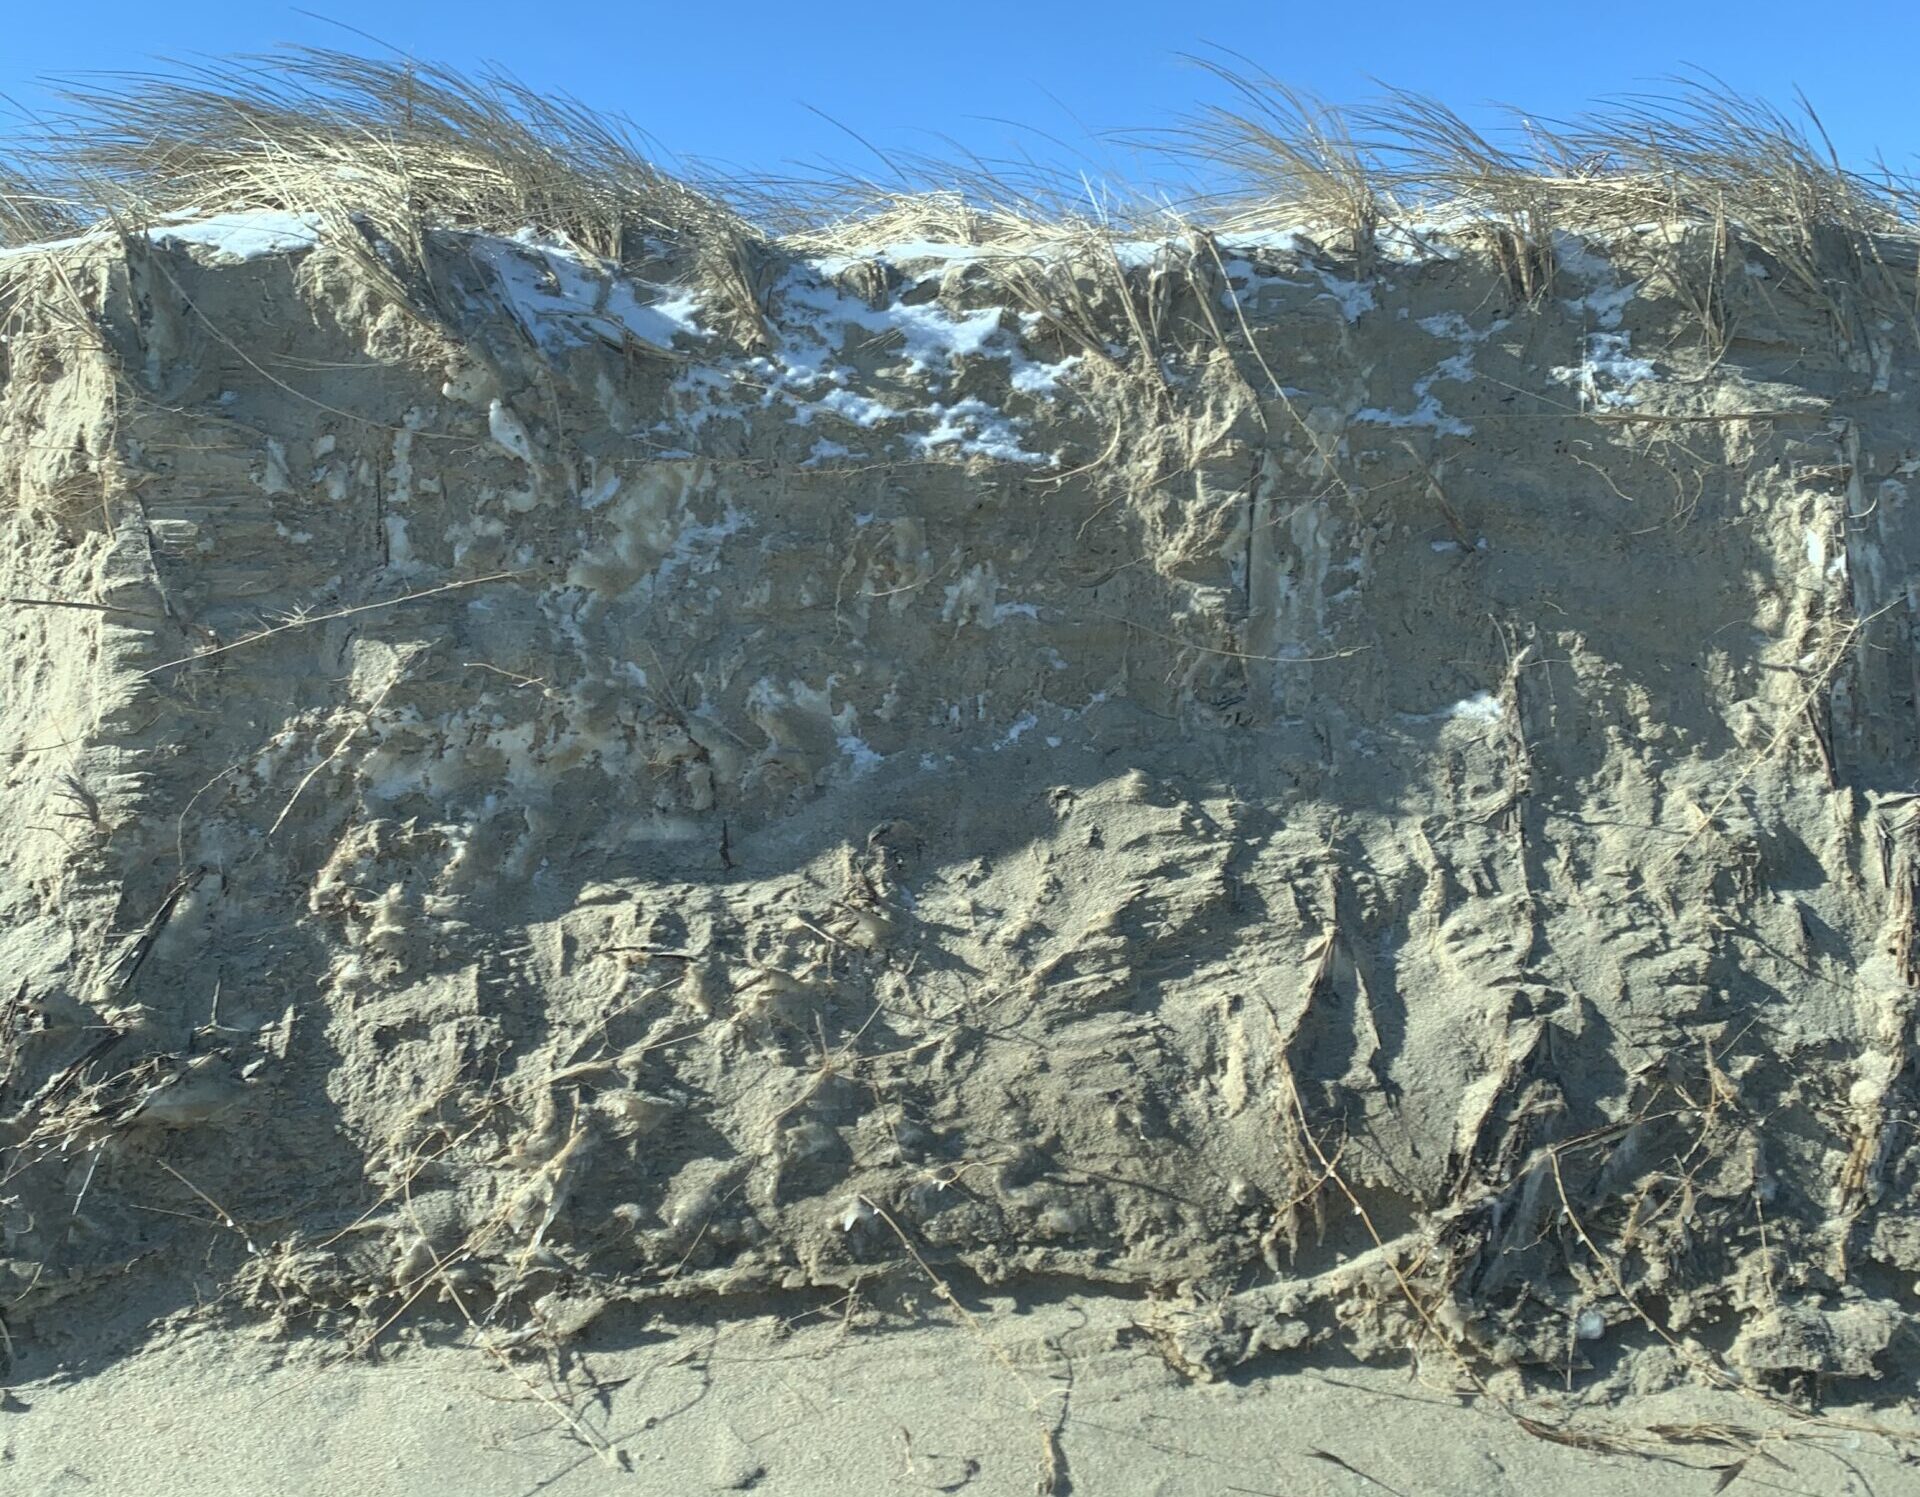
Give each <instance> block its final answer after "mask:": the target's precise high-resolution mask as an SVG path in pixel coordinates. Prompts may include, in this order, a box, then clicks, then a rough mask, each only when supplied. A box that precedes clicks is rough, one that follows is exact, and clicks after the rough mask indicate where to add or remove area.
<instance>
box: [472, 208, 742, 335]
mask: <svg viewBox="0 0 1920 1497" xmlns="http://www.w3.org/2000/svg"><path fill="white" fill-rule="evenodd" d="M472 245H473V256H474V258H475V259H476V260H478V261H479V262H480V263H481V264H483V265H485V266H486V267H487V269H488V270H490V271H491V272H492V273H493V278H494V283H495V285H497V286H498V287H499V290H500V297H501V300H502V301H503V302H504V303H505V305H506V308H507V310H508V311H509V312H511V313H512V314H513V317H514V320H515V321H516V322H518V323H519V324H520V326H521V327H523V328H524V329H526V333H527V336H528V337H529V338H531V339H533V340H534V342H535V343H537V344H539V345H540V347H541V348H543V349H545V350H546V351H547V352H549V353H560V352H564V351H565V350H566V349H568V348H573V347H578V346H579V345H581V344H583V343H586V342H589V341H591V340H593V339H599V340H600V341H601V342H604V343H611V344H613V345H614V346H615V347H620V346H623V345H624V344H625V343H626V342H627V341H628V340H629V339H631V340H632V341H633V342H635V343H638V344H640V345H641V346H643V347H646V348H651V349H654V350H656V351H657V352H660V353H671V352H672V351H673V340H674V337H675V335H676V334H678V335H680V336H684V337H689V338H702V337H705V336H706V335H705V333H703V332H702V331H701V328H700V326H699V324H698V323H697V322H696V321H695V320H694V317H695V314H696V313H697V312H698V311H699V310H700V302H699V299H698V298H697V297H696V296H695V295H694V294H693V293H692V292H691V291H689V290H687V289H686V288H684V287H662V286H655V285H652V284H650V283H648V282H644V281H640V282H636V281H634V280H631V279H629V278H627V277H624V276H621V275H620V274H618V273H617V271H616V270H615V269H614V267H612V266H611V265H607V264H604V263H602V262H600V261H596V260H593V259H590V258H589V257H587V256H585V255H582V254H580V253H579V252H577V251H575V250H574V249H572V248H571V247H569V246H565V245H559V244H554V243H550V242H548V241H546V240H543V239H541V238H540V237H539V236H538V235H536V234H534V233H533V231H531V230H529V229H522V230H521V231H520V232H519V233H518V234H515V235H514V236H513V237H512V238H511V239H499V238H494V237H492V236H488V235H476V236H475V237H474V239H473V240H472ZM641 288H644V289H645V290H646V291H647V292H648V293H649V299H648V300H645V301H643V300H642V299H641V296H640V289H641Z"/></svg>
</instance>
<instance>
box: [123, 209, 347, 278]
mask: <svg viewBox="0 0 1920 1497" xmlns="http://www.w3.org/2000/svg"><path fill="white" fill-rule="evenodd" d="M147 237H148V238H149V239H151V240H152V241H153V242H154V243H155V244H167V243H174V244H190V245H194V246H196V247H198V248H202V249H205V250H208V251H210V252H211V256H212V259H213V261H214V263H216V264H221V265H240V264H244V263H245V262H246V261H248V260H258V259H260V258H261V257H263V256H265V255H286V254H291V253H293V252H294V251H296V250H309V249H312V248H313V247H314V246H315V245H316V244H318V243H319V242H320V217H319V215H318V214H314V213H286V212H282V211H281V210H279V209H277V208H249V209H246V210H244V211H241V212H237V213H215V214H212V215H211V216H209V217H205V218H194V219H188V220H185V221H182V222H178V223H162V224H157V225H155V226H154V227H153V228H151V229H148V230H147Z"/></svg>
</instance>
